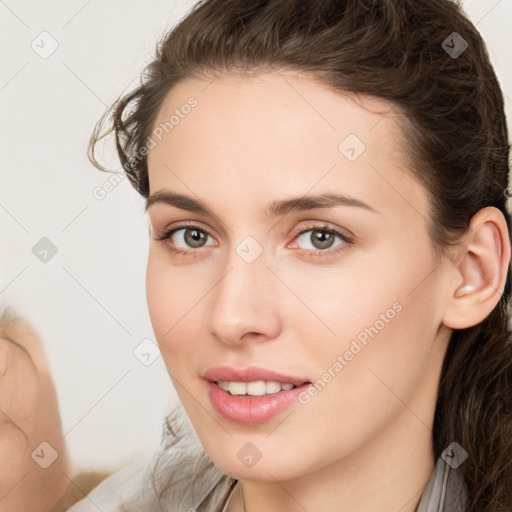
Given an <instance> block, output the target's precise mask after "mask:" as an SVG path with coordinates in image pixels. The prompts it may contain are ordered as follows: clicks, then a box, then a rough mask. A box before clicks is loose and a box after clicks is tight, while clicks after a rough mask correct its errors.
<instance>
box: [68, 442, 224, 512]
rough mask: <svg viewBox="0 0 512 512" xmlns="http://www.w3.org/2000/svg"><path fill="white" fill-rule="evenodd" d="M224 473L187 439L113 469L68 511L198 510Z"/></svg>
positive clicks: (144, 511)
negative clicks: (117, 469) (121, 467)
mask: <svg viewBox="0 0 512 512" xmlns="http://www.w3.org/2000/svg"><path fill="white" fill-rule="evenodd" d="M224 477H225V475H224V474H223V473H222V472H221V471H220V470H219V469H218V468H217V467H216V466H214V464H213V463H212V462H211V461H210V459H209V458H208V457H207V456H206V454H205V453H204V451H202V450H200V449H199V448H198V447H197V445H195V444H194V443H191V442H188V440H187V439H181V440H180V441H179V442H178V443H176V444H175V445H174V446H172V447H170V448H168V449H166V450H162V451H160V452H158V453H155V454H152V455H151V456H147V457H145V458H142V459H139V460H137V461H136V462H134V463H132V464H130V465H129V466H127V467H125V468H123V469H121V470H119V471H116V472H115V473H113V474H112V475H110V476H109V477H107V478H106V479H105V480H103V481H102V482H101V483H100V484H99V485H98V486H97V487H96V488H94V489H93V490H92V491H91V492H90V493H89V494H88V495H87V496H86V497H85V498H83V499H82V500H81V501H79V502H78V503H76V504H75V505H73V506H72V507H71V508H70V509H68V512H97V511H98V509H99V510H101V511H102V512H146V511H148V512H150V511H151V512H156V511H160V510H183V511H188V510H192V509H197V508H198V507H199V505H200V503H201V502H202V501H203V500H204V499H205V498H206V496H208V495H209V494H210V492H211V491H212V490H214V489H215V488H216V487H217V484H219V483H220V482H221V481H222V480H223V479H224Z"/></svg>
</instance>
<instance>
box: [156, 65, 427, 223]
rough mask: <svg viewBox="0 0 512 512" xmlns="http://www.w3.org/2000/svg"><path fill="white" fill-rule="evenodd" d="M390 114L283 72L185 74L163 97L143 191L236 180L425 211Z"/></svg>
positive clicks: (269, 189) (371, 102)
mask: <svg viewBox="0 0 512 512" xmlns="http://www.w3.org/2000/svg"><path fill="white" fill-rule="evenodd" d="M191 98H193V100H191ZM192 104H193V105H195V106H194V107H193V108H189V107H188V106H187V105H192ZM397 118H398V113H397V111H396V109H394V108H393V107H392V105H391V104H390V103H389V102H386V101H385V100H382V99H379V98H375V97H370V96H361V95H359V96H355V95H350V94H346V93H341V92H339V91H334V90H332V89H330V88H329V87H328V86H326V85H324V84H322V83H320V82H318V81H315V80H313V79H311V78H307V77H305V76H301V75H298V74H296V73H291V72H289V71H270V72H265V73H260V74H257V75H252V76H247V75H237V74H227V73H221V74H220V75H219V76H217V77H208V78H189V79H186V80H183V81H182V82H180V83H179V84H177V85H176V86H175V87H174V88H173V89H171V90H170V91H169V92H168V94H167V96H166V97H165V100H164V102H163V103H162V105H161V108H160V110H159V112H158V115H157V118H156V120H155V123H154V125H153V132H152V139H153V140H154V142H155V145H154V147H153V148H152V149H151V150H150V152H149V155H148V167H149V179H150V192H151V193H154V192H155V191H158V190H162V189H165V188H173V189H175V188H179V189H181V191H182V192H186V189H187V188H188V189H192V190H193V191H194V193H195V194H196V195H199V196H201V195H202V196H204V195H205V194H206V195H208V193H209V192H212V186H217V185H216V184H219V183H220V184H222V183H225V184H226V183H230V184H233V183H236V184H238V186H239V187H240V190H239V192H240V194H242V195H244V196H245V195H246V194H248V193H252V194H254V193H255V191H259V192H261V194H264V195H268V194H272V195H273V196H275V195H276V192H275V191H276V189H281V190H285V191H286V192H289V193H290V194H301V193H302V194H304V193H306V192H307V190H310V189H312V188H316V189H317V190H315V191H318V192H320V191H325V190H326V189H327V190H333V189H339V190H337V191H339V192H346V193H349V194H351V195H364V196H365V197H366V199H367V200H368V202H371V201H374V204H383V203H389V202H390V201H391V202H392V203H394V204H396V206H397V207H398V208H399V209H400V208H401V207H403V206H404V205H403V204H402V205H399V204H398V203H404V201H405V202H406V203H407V202H408V203H412V204H415V205H417V206H416V209H423V212H424V214H425V215H426V212H427V198H426V191H425V190H424V189H423V187H422V185H420V183H419V182H418V181H417V180H416V179H414V178H413V176H412V174H411V173H410V171H409V169H408V168H407V159H406V154H405V148H406V145H405V142H404V137H403V133H402V130H401V129H400V127H399V125H398V124H397ZM158 130H159V131H158ZM157 131H158V134H157ZM155 134H156V135H157V136H155ZM171 171H172V172H171ZM183 177H186V178H185V181H183V179H181V178H183ZM184 185H185V188H184ZM320 189H322V190H320ZM189 192H190V190H189ZM218 192H219V193H220V195H221V196H222V192H221V191H220V189H219V191H218ZM404 194H405V197H404ZM231 199H233V198H231ZM410 206H411V205H410V204H409V206H408V207H407V206H406V209H407V208H410Z"/></svg>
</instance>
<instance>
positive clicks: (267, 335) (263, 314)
mask: <svg viewBox="0 0 512 512" xmlns="http://www.w3.org/2000/svg"><path fill="white" fill-rule="evenodd" d="M233 253H234V254H233V256H232V257H231V258H230V259H229V262H228V263H227V266H226V272H225V273H224V275H223V277H222V278H221V279H220V281H219V282H218V284H217V285H216V286H215V288H214V290H212V291H213V292H214V293H212V294H211V297H210V301H211V308H210V314H209V317H208V319H209V329H210V332H211V333H212V334H213V336H214V337H215V338H216V339H217V340H219V341H220V342H222V343H225V344H229V345H239V344H243V343H246V342H247V341H248V340H253V341H256V340H259V341H265V340H269V339H273V338H276V337H277V336H278V335H279V332H280V329H281V316H280V313H281V311H280V308H279V297H278V294H279V291H278V286H277V285H278V284H279V282H278V280H277V279H276V277H275V275H274V274H273V273H272V272H271V270H270V269H269V268H268V267H267V262H266V259H265V258H264V255H261V256H260V257H259V258H258V259H257V260H256V261H254V262H252V263H247V262H246V261H244V260H243V259H242V258H241V257H240V256H239V255H238V254H237V253H236V252H235V251H233Z"/></svg>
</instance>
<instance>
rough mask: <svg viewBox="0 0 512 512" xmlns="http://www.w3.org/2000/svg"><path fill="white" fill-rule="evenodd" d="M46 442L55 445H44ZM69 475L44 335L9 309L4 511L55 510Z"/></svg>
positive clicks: (1, 411) (1, 431) (3, 327)
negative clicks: (41, 335)
mask: <svg viewBox="0 0 512 512" xmlns="http://www.w3.org/2000/svg"><path fill="white" fill-rule="evenodd" d="M43 442H45V443H48V444H49V445H50V447H51V448H49V447H48V445H43V446H42V447H41V446H40V445H41V443H43ZM53 450H54V451H53ZM55 452H56V455H57V457H56V458H55V460H53V458H54V457H55ZM50 463H51V464H50ZM48 464H49V465H48ZM47 465H48V467H46V469H45V466H47ZM70 478H71V475H70V464H69V460H68V455H67V453H66V447H65V444H64V439H63V437H62V426H61V421H60V415H59V408H58V401H57V394H56V391H55V386H54V384H53V380H52V377H51V375H50V371H49V367H48V363H47V360H46V357H45V354H44V350H43V346H42V343H41V339H40V338H39V336H38V335H37V333H36V331H35V330H34V329H33V328H32V327H31V326H30V324H29V323H28V322H26V321H25V320H23V319H21V318H16V317H14V316H13V315H11V314H4V316H3V318H2V319H0V511H2V512H22V511H23V512H24V511H30V512H50V511H51V510H52V509H53V507H54V506H55V504H56V503H57V502H58V501H59V499H60V498H61V497H62V496H63V495H64V493H65V491H66V489H67V487H68V486H69V484H70Z"/></svg>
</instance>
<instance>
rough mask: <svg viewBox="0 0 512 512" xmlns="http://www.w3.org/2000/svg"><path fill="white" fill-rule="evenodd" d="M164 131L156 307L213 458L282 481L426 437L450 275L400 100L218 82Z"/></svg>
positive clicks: (163, 125) (301, 85) (178, 381)
mask: <svg viewBox="0 0 512 512" xmlns="http://www.w3.org/2000/svg"><path fill="white" fill-rule="evenodd" d="M191 97H193V99H191ZM187 105H188V106H187ZM387 111H389V112H388V115H387V116H384V115H383V114H384V113H385V112H387ZM375 112H380V113H375ZM173 116H174V117H173ZM154 126H155V129H154V131H153V135H152V143H151V144H150V147H151V149H150V152H149V155H148V165H149V180H150V194H151V195H150V199H149V202H148V205H149V207H148V216H149V221H150V225H151V240H150V250H149V260H148V267H147V298H148V306H149V312H150V316H151V320H152V324H153V327H154V332H155V335H156V338H157V340H158V343H159V346H160V349H161V352H162V355H163V357H164V360H165V363H166V366H167V369H168V371H169V373H170V375H171V378H172V380H173V382H174V384H175V387H176V390H177V392H178V394H179V397H180V399H181V401H182V402H183V405H184V407H185V409H186V411H187V413H188V415H189V417H190V419H191V422H192V424H193V425H194V428H195V430H196V432H197V434H198V436H199V438H200V440H201V442H202V444H203V445H204V447H205V449H206V451H207V453H208V455H209V456H210V457H211V458H212V459H213V461H214V462H215V463H216V464H217V465H218V466H219V467H220V468H221V469H222V470H223V471H224V472H226V473H229V474H231V475H232V476H234V477H237V478H241V479H254V480H271V479H278V480H283V479H287V478H293V477H295V476H300V475H303V474H306V473H310V472H313V471H315V470H318V469H321V468H325V467H327V466H329V465H332V464H335V463H339V462H341V461H343V460H345V461H349V460H355V459H351V458H352V457H355V456H358V457H359V459H358V460H359V461H361V460H364V457H375V456H376V455H377V454H380V455H382V454H383V453H384V452H383V451H382V450H383V449H384V447H387V448H386V449H387V450H389V449H391V448H392V449H393V450H396V449H397V446H398V447H399V446H400V445H399V444H395V443H399V442H400V437H399V436H403V432H405V431H407V432H408V434H409V435H411V436H417V437H418V438H420V437H422V436H423V438H425V439H430V438H431V431H430V427H431V425H432V421H433V413H434V406H435V400H436V393H437V382H438V378H439V372H440V367H441V363H442V359H443V356H444V352H445V349H446V343H447V340H448V337H449V331H448V329H447V328H446V327H444V326H443V325H442V321H441V318H442V313H443V311H442V309H443V301H442V294H443V290H445V288H443V286H445V284H443V283H444V280H443V275H444V272H445V267H444V266H439V265H437V264H436V262H435V260H434V254H433V250H432V248H431V245H430V241H429V238H428V234H427V220H426V219H427V211H428V201H427V194H426V191H425V189H424V188H423V186H421V185H420V184H419V182H417V181H415V180H414V179H413V178H412V176H411V174H410V173H409V171H408V169H407V167H406V164H405V158H404V154H403V152H402V150H401V149H400V147H399V142H400V131H399V128H398V126H397V124H396V122H395V121H394V120H393V119H392V115H391V111H390V105H389V104H387V103H385V102H384V101H380V100H379V101H378V100H377V99H375V98H368V97H365V98H360V99H359V100H358V102H356V101H355V100H354V99H351V97H349V96H348V95H341V94H339V93H336V92H333V91H331V90H329V89H328V88H326V87H324V86H323V85H321V84H319V83H318V82H315V81H313V80H311V79H306V78H304V77H299V76H298V75H295V74H290V73H284V72H283V73H277V72H273V73H267V74H263V73H262V74H259V75H258V76H253V77H240V76H235V75H227V74H222V75H220V76H219V77H218V78H217V79H215V80H213V81H211V80H206V79H205V80H202V79H197V78H194V79H187V80H185V81H183V82H181V83H180V84H179V85H177V86H176V87H175V88H173V89H172V90H171V91H170V93H169V94H168V95H167V97H166V100H165V102H164V104H163V105H162V107H161V109H160V111H159V114H158V118H157V120H156V123H155V125H154ZM181 196H183V197H181ZM170 231H173V232H174V233H172V234H171V235H170V236H169V237H168V238H167V239H164V240H159V239H160V238H163V237H165V235H166V233H167V234H169V232H170ZM174 250H176V251H179V252H173V251H174ZM219 368H221V369H220V370H219ZM276 374H277V375H276ZM218 381H223V382H221V385H219V384H217V383H216V382H218ZM225 381H233V382H235V384H226V383H225ZM248 381H249V382H254V383H253V384H249V385H248V386H247V385H246V384H245V383H246V382H248ZM258 381H259V382H258ZM261 381H263V383H262V382H261ZM279 382H281V383H283V384H285V385H284V386H280V385H279V384H278V383H279ZM303 383H305V384H303ZM286 384H294V385H296V386H297V387H295V388H293V389H291V390H287V389H286V388H289V387H290V386H289V385H288V386H287V385H286ZM224 388H225V389H224ZM283 388H284V389H283ZM279 390H280V391H279ZM247 391H248V392H249V393H251V394H253V395H261V394H262V393H265V394H264V395H262V396H244V395H243V394H244V393H246V392H247ZM237 393H241V394H238V395H237ZM361 457H363V459H361Z"/></svg>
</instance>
